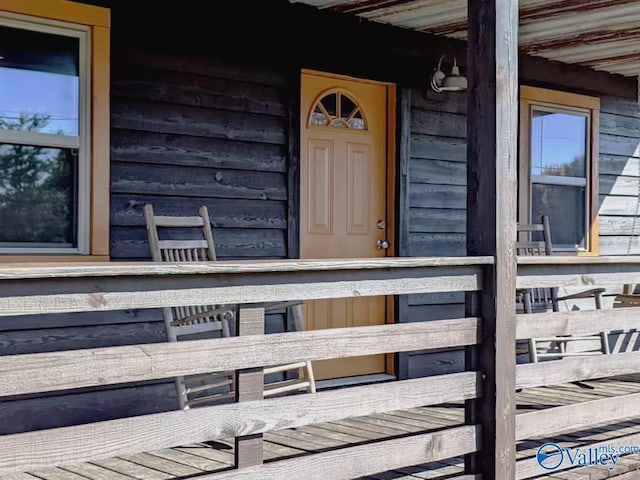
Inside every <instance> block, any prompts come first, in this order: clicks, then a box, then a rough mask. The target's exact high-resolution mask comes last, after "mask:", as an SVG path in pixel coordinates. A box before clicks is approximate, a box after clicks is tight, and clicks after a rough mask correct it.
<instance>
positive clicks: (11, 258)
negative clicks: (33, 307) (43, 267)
mask: <svg viewBox="0 0 640 480" xmlns="http://www.w3.org/2000/svg"><path fill="white" fill-rule="evenodd" d="M108 261H109V255H10V254H5V255H0V264H3V263H58V262H67V263H87V262H108Z"/></svg>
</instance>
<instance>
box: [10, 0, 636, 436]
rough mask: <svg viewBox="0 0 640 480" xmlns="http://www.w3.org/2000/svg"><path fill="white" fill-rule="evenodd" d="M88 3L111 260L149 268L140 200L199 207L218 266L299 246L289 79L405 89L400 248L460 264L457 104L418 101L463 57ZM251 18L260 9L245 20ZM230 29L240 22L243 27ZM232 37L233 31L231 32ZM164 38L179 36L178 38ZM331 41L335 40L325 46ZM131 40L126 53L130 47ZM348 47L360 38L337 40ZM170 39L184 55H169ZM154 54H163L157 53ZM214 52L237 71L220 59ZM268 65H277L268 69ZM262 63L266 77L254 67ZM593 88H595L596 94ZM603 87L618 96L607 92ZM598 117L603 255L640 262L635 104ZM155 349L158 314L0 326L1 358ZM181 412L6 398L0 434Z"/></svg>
mask: <svg viewBox="0 0 640 480" xmlns="http://www.w3.org/2000/svg"><path fill="white" fill-rule="evenodd" d="M87 1H89V0H87ZM89 3H99V4H104V5H107V6H111V5H112V4H113V6H114V10H113V13H114V20H113V25H114V28H113V30H112V47H113V54H112V58H113V65H112V99H111V108H112V127H113V129H112V134H111V176H112V184H111V185H112V186H111V255H112V259H113V260H114V261H129V260H134V259H140V260H145V259H149V257H150V255H149V251H148V245H147V243H146V233H145V229H144V220H143V215H142V207H143V205H144V204H145V203H148V202H151V203H153V204H154V206H155V207H156V211H157V212H158V213H159V214H165V215H192V214H194V213H195V212H196V211H197V208H198V207H199V206H200V205H202V204H206V205H207V206H208V207H209V212H210V215H211V221H212V223H213V226H214V236H215V239H216V243H217V246H218V254H219V256H220V258H222V259H231V258H249V259H251V258H283V257H287V256H290V255H291V252H295V245H293V244H287V242H288V239H289V238H292V239H295V236H296V234H295V232H291V231H289V230H290V229H289V226H290V225H293V226H295V225H296V222H295V220H296V219H295V218H293V219H292V218H288V213H289V212H290V211H293V212H295V208H291V205H290V203H289V199H290V198H291V195H292V192H291V191H290V190H291V188H288V186H290V185H291V184H290V183H288V175H289V169H291V168H292V165H290V164H289V162H288V160H289V158H288V157H290V156H293V155H295V154H296V152H295V148H294V149H293V151H292V152H289V148H290V147H289V144H290V143H291V142H292V138H295V135H292V132H291V131H290V126H293V127H297V125H298V123H297V118H294V117H292V115H291V112H295V108H292V98H294V97H295V92H294V93H293V94H292V91H294V90H295V89H294V88H293V87H291V85H288V84H287V82H288V81H289V80H290V79H289V78H288V77H287V75H288V74H289V73H290V72H293V71H295V70H296V69H297V68H299V67H305V68H313V69H318V70H327V71H333V72H335V73H342V74H347V75H353V76H359V77H365V78H372V79H375V80H381V81H390V82H395V83H397V84H398V86H399V87H400V89H407V88H410V90H411V93H412V95H411V106H410V107H411V108H410V115H409V118H400V117H399V118H398V119H397V121H398V124H401V123H406V124H407V125H408V126H409V127H408V128H409V130H410V131H409V146H408V153H409V158H408V169H407V172H406V174H407V175H408V191H407V192H399V193H400V195H405V194H406V199H407V201H406V203H405V202H399V205H402V206H403V207H402V209H401V210H400V211H398V212H397V213H398V216H399V217H400V218H401V219H402V218H403V219H404V220H405V221H406V222H407V227H408V228H407V229H406V230H407V234H406V237H407V238H403V237H402V236H401V237H400V238H399V239H398V240H399V241H398V243H399V244H405V247H403V248H402V252H401V254H403V255H408V256H419V255H426V256H437V255H464V254H465V246H466V243H465V242H466V239H465V230H466V224H465V215H466V212H465V208H466V186H465V184H466V173H465V170H466V141H465V139H466V117H465V112H466V96H465V95H464V94H461V93H451V94H446V93H444V94H435V93H433V92H431V91H427V81H426V78H425V77H426V74H425V72H427V71H428V70H430V69H431V68H432V67H433V65H434V64H435V62H436V61H437V56H438V55H440V54H441V52H444V51H457V52H458V53H460V55H457V56H458V59H459V60H461V59H462V57H463V56H464V55H463V52H464V44H462V43H461V42H454V41H450V40H448V39H443V38H434V37H429V36H425V35H422V34H419V33H416V32H409V31H406V30H402V29H398V28H392V27H389V26H383V25H377V24H370V23H367V22H363V21H361V20H359V19H351V18H350V17H349V16H347V15H335V14H332V13H329V12H318V11H316V10H315V9H312V8H307V7H306V6H291V5H288V4H287V2H286V1H282V2H279V5H280V6H279V7H278V6H277V2H272V3H273V5H272V4H270V6H269V9H272V8H273V11H269V12H266V13H265V12H260V11H259V13H257V14H255V15H253V16H251V15H248V14H247V12H248V11H249V8H244V7H243V6H242V5H239V4H240V2H236V1H235V0H234V2H227V4H226V5H227V6H228V8H236V9H238V10H239V11H241V13H242V15H236V14H228V15H227V16H226V17H225V15H224V14H223V13H222V12H219V13H220V14H219V15H216V16H215V18H213V17H207V18H204V17H203V18H200V19H198V18H195V17H196V16H197V15H196V13H194V12H197V11H198V8H199V5H195V4H193V3H192V4H191V5H190V7H191V10H189V8H188V7H187V6H184V8H179V9H175V8H173V7H171V6H169V7H168V8H166V9H165V10H163V9H161V8H159V7H158V8H154V9H153V10H151V11H150V10H149V9H148V8H147V7H145V6H139V7H134V6H133V5H132V2H129V1H111V0H104V1H103V0H94V1H89ZM259 4H260V7H259V8H265V9H266V8H267V7H264V6H263V5H266V2H259ZM238 5H239V6H238ZM257 5H258V2H255V5H251V8H258V7H257ZM136 8H138V9H139V10H140V11H136ZM278 8H280V9H281V11H280V10H278ZM232 13H233V12H232ZM236 13H237V12H236ZM245 14H247V15H245ZM174 16H177V18H175V19H174ZM157 17H160V18H157ZM163 19H164V20H163ZM239 19H241V21H242V25H238V22H239ZM162 21H164V22H165V23H164V24H163V23H161V22H162ZM226 23H229V26H228V27H227V26H226V25H225V24H226ZM196 24H197V25H196ZM205 24H206V26H205ZM141 25H142V26H144V28H142V27H141ZM179 25H182V27H180V28H178V26H179ZM194 25H195V26H194ZM238 26H240V27H242V28H243V29H244V30H243V31H242V32H240V31H239V30H234V29H235V28H236V27H238ZM221 27H222V28H221ZM174 28H178V30H177V31H175V32H174V31H173V29H174ZM134 30H135V31H134ZM327 31H331V32H332V34H331V35H329V36H327V33H326V32H327ZM136 32H137V34H138V37H136ZM167 32H170V34H168V33H167ZM239 33H241V34H242V35H244V36H243V38H242V39H241V41H240V42H237V44H236V45H234V47H235V48H239V49H240V52H235V53H233V52H232V53H229V52H227V51H226V49H227V48H229V46H230V44H232V43H234V42H233V41H232V40H231V35H239ZM130 35H133V37H134V40H133V41H131V40H130V39H129V38H125V37H129V36H130ZM168 37H171V39H169V38H168ZM192 37H193V38H192ZM261 37H265V38H266V40H264V39H262V38H261ZM344 38H357V39H358V41H357V42H355V41H354V42H345V41H344ZM177 39H181V43H182V44H183V45H181V46H180V47H179V48H178V49H175V48H173V44H174V43H175V42H177ZM263 40H264V41H263ZM127 42H130V43H127ZM207 42H209V43H207ZM155 44H159V45H160V46H156V48H155V49H154V48H153V47H152V46H153V45H155ZM212 45H215V48H214V47H213V46H212ZM243 45H246V47H243ZM150 46H151V47H150ZM169 47H172V48H169ZM180 49H181V50H180ZM198 50H200V51H201V53H197V51H198ZM203 50H206V53H205V52H202V51H203ZM212 52H214V53H212ZM223 52H224V56H225V57H227V58H228V57H231V58H233V60H234V61H231V60H221V59H220V58H222V56H223ZM263 55H264V56H265V57H266V58H262V57H263ZM525 60H527V59H525ZM270 63H273V67H272V68H269V67H264V65H265V64H266V65H269V64H270ZM258 64H261V65H263V66H261V67H258V66H255V65H258ZM532 66H534V67H535V68H532ZM521 72H525V73H523V74H526V75H530V76H538V77H539V79H538V81H539V82H542V83H543V85H541V86H549V85H544V82H545V81H548V80H549V79H553V80H554V81H555V80H558V79H560V81H562V80H566V81H567V82H569V83H570V84H572V85H574V89H575V88H577V87H576V86H575V85H576V84H577V83H579V84H580V86H587V87H589V86H592V83H590V82H591V80H592V77H591V76H589V75H586V74H585V72H586V70H583V71H582V72H581V74H580V75H578V74H576V73H575V70H573V69H563V67H562V65H560V64H551V63H549V62H546V61H542V60H533V59H528V61H523V62H521ZM587 73H588V72H587ZM598 78H601V77H598ZM598 84H599V85H600V86H599V88H601V87H602V82H601V81H599V83H598ZM593 85H594V84H593ZM607 88H611V89H612V90H614V89H615V85H614V84H613V83H612V85H611V86H610V87H609V86H607ZM602 112H603V113H602V118H601V134H602V135H601V138H600V150H601V163H600V175H601V186H600V193H601V194H602V195H601V209H600V213H601V253H603V254H604V253H616V254H624V253H626V251H627V245H628V244H629V242H631V245H632V253H640V242H638V241H637V239H636V237H634V236H633V235H632V234H633V233H634V229H635V228H636V222H635V220H634V218H636V217H640V215H637V210H636V209H637V205H638V193H639V190H638V188H636V186H635V185H634V183H633V182H634V181H638V182H640V173H639V168H640V158H639V157H640V155H639V154H638V139H639V138H640V133H639V129H638V127H637V122H640V114H639V113H638V109H637V106H635V105H634V103H633V102H632V101H631V100H624V99H614V98H612V97H604V98H603V99H602ZM634 121H635V122H636V127H634V123H633V122H634ZM293 133H295V132H293ZM399 160H400V161H399V162H398V163H401V161H402V159H399ZM604 192H606V193H604ZM637 223H638V227H637V230H635V231H636V232H640V220H639V221H638V222H637ZM288 229H289V230H288ZM463 300H464V299H463V297H462V295H460V294H425V295H412V296H409V297H408V299H406V311H405V313H403V316H401V317H400V319H401V320H402V321H429V320H436V319H444V318H454V317H460V316H462V315H463V314H464V305H463ZM285 322H286V320H285V316H284V315H283V314H282V313H278V314H274V315H269V316H268V317H267V333H270V332H276V331H282V330H283V329H284V326H285ZM164 339H165V336H164V328H163V326H162V323H161V317H160V315H159V312H157V311H155V310H130V311H125V312H108V313H99V314H70V315H37V316H32V317H20V318H15V319H11V318H5V319H3V321H2V322H0V355H10V354H17V353H35V352H48V351H55V350H65V349H79V348H90V347H98V346H106V345H124V344H140V343H149V342H158V341H164ZM407 357H408V358H406V359H405V360H407V361H406V368H405V369H404V370H402V369H401V370H400V373H401V374H402V375H405V376H410V377H417V376H423V375H433V374H441V373H449V372H452V371H460V370H463V367H464V359H463V356H462V355H461V352H459V351H440V352H435V353H434V352H431V353H429V354H425V353H423V352H415V353H413V354H411V355H408V356H407ZM176 407H177V401H176V398H175V391H174V389H173V385H172V384H171V383H170V382H157V383H149V384H143V385H133V386H132V385H127V386H120V387H119V388H116V389H107V388H102V389H84V390H81V391H74V392H61V393H58V394H56V395H51V396H48V395H32V396H29V397H25V398H20V399H15V398H9V399H3V400H2V401H0V415H1V416H2V418H3V422H0V434H6V433H13V432H19V431H26V430H37V429H42V428H52V427H58V426H63V425H71V424H77V423H84V422H88V421H96V420H107V419H111V418H117V417H123V416H130V415H139V414H144V413H151V412H158V411H164V410H170V409H174V408H176Z"/></svg>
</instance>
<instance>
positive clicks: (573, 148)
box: [519, 87, 600, 254]
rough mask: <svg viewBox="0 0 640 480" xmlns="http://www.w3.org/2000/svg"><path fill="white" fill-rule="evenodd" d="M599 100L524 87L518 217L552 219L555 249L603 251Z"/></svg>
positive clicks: (552, 235)
mask: <svg viewBox="0 0 640 480" xmlns="http://www.w3.org/2000/svg"><path fill="white" fill-rule="evenodd" d="M599 110H600V101H599V99H598V98H593V97H587V96H584V95H576V94H571V93H564V92H557V91H553V90H545V89H540V88H532V87H522V88H521V102H520V138H521V141H520V175H519V180H520V182H519V203H520V205H519V219H520V221H521V222H522V223H539V222H540V219H541V218H542V216H544V215H546V216H548V217H549V223H550V230H551V237H552V243H553V248H554V251H556V252H567V253H578V254H581V253H582V254H597V252H598V222H597V215H598V170H597V160H598V142H597V134H598V115H599Z"/></svg>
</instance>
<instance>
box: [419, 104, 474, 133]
mask: <svg viewBox="0 0 640 480" xmlns="http://www.w3.org/2000/svg"><path fill="white" fill-rule="evenodd" d="M411 132H412V133H420V134H423V135H435V136H443V137H456V138H462V139H466V138H467V117H466V116H465V115H459V114H456V113H449V112H442V111H433V110H430V111H427V110H421V109H414V110H412V111H411Z"/></svg>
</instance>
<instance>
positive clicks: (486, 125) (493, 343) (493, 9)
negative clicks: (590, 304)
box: [467, 0, 518, 480]
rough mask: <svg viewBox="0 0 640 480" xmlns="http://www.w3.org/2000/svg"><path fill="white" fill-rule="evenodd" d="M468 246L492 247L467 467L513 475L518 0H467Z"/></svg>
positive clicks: (502, 477) (476, 250)
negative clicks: (474, 444) (477, 444)
mask: <svg viewBox="0 0 640 480" xmlns="http://www.w3.org/2000/svg"><path fill="white" fill-rule="evenodd" d="M468 12H469V13H468V24H469V27H468V50H467V78H468V82H469V89H468V96H467V100H468V116H467V132H468V134H467V135H468V141H467V162H468V165H467V189H468V190H467V252H468V254H469V255H472V256H473V255H491V256H493V257H494V259H495V265H494V266H493V268H487V270H486V274H485V276H484V281H483V287H482V288H483V290H482V291H481V292H480V294H479V304H478V311H479V313H480V315H481V316H482V343H481V344H480V345H479V346H478V349H477V352H476V353H475V356H476V357H475V362H471V363H475V367H476V368H477V369H479V370H480V371H481V372H482V374H483V396H482V398H481V399H480V400H479V401H478V402H477V403H476V404H475V405H470V406H468V410H467V420H470V421H472V422H474V423H477V424H480V425H481V426H482V438H481V448H482V451H481V452H480V453H479V454H478V455H476V456H474V457H473V458H471V459H470V461H468V462H467V469H468V470H469V471H472V472H474V473H480V474H482V478H484V479H496V480H507V479H513V478H515V407H516V405H515V360H516V359H515V287H516V257H515V251H514V246H515V244H514V242H515V240H516V205H517V202H516V189H517V173H516V172H517V170H516V164H517V162H516V152H517V139H518V132H517V115H518V101H517V90H518V1H517V0H468Z"/></svg>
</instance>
